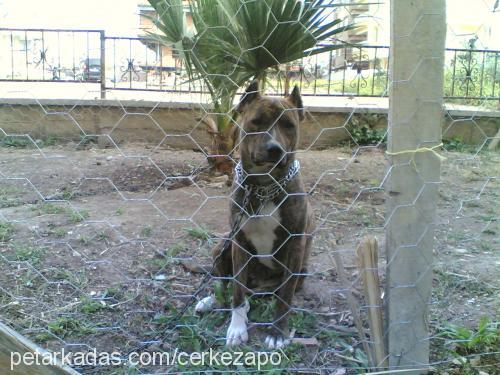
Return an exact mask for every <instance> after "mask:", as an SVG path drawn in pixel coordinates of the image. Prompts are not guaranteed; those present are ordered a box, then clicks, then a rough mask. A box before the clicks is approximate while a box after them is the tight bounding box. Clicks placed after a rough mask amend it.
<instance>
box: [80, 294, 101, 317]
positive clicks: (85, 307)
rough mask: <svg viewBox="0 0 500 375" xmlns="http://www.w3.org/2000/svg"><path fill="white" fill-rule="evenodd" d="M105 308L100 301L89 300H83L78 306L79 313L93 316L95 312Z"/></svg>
mask: <svg viewBox="0 0 500 375" xmlns="http://www.w3.org/2000/svg"><path fill="white" fill-rule="evenodd" d="M105 308H106V306H105V305H103V304H102V303H101V302H100V301H96V300H93V299H90V298H87V299H85V300H83V301H82V304H81V305H80V311H81V312H83V313H85V314H95V313H96V312H99V311H101V310H104V309H105Z"/></svg>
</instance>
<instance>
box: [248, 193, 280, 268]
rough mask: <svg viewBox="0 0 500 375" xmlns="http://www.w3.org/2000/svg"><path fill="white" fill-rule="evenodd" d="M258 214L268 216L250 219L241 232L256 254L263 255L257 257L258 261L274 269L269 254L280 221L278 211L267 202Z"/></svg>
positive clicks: (272, 204) (271, 203) (273, 205)
mask: <svg viewBox="0 0 500 375" xmlns="http://www.w3.org/2000/svg"><path fill="white" fill-rule="evenodd" d="M271 213H272V215H271ZM260 214H261V215H270V216H260V217H252V218H250V219H249V220H248V221H247V222H246V223H245V224H244V225H243V228H242V230H243V233H245V236H246V237H247V239H248V240H249V241H250V242H251V243H252V245H253V246H254V247H255V250H256V251H257V254H258V255H263V256H262V257H259V261H260V262H261V263H263V264H264V265H265V266H267V267H269V268H274V264H273V257H272V256H271V255H270V254H271V253H272V251H273V245H274V241H275V240H276V234H275V232H274V231H275V229H276V228H277V227H278V226H279V222H280V219H281V217H280V214H279V209H276V205H275V204H274V203H273V202H268V203H266V204H265V205H264V207H262V210H261V212H260ZM266 255H267V256H266Z"/></svg>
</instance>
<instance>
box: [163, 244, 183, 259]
mask: <svg viewBox="0 0 500 375" xmlns="http://www.w3.org/2000/svg"><path fill="white" fill-rule="evenodd" d="M185 248H186V245H185V244H184V243H182V242H179V243H176V244H175V245H174V246H172V247H170V248H169V249H168V250H167V255H168V256H171V257H176V256H177V255H179V254H180V253H181V252H182V251H183V250H184V249H185Z"/></svg>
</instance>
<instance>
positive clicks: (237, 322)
mask: <svg viewBox="0 0 500 375" xmlns="http://www.w3.org/2000/svg"><path fill="white" fill-rule="evenodd" d="M232 257H233V276H234V281H233V302H232V310H231V324H230V325H229V328H228V330H227V336H226V345H227V346H236V345H240V344H242V343H244V342H246V341H248V332H247V322H248V318H247V313H248V310H249V309H250V306H249V304H248V301H246V299H245V294H246V291H247V288H246V285H247V275H248V261H249V259H250V254H249V253H248V252H247V251H245V250H244V249H243V248H242V247H240V246H239V245H238V244H235V243H233V244H232Z"/></svg>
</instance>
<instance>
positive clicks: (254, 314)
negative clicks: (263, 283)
mask: <svg viewBox="0 0 500 375" xmlns="http://www.w3.org/2000/svg"><path fill="white" fill-rule="evenodd" d="M249 302H250V313H249V316H248V317H249V319H250V320H251V321H252V322H259V323H272V322H273V321H274V311H275V309H276V299H275V298H274V297H271V299H269V298H268V297H267V298H266V297H257V298H251V299H250V300H249Z"/></svg>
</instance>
